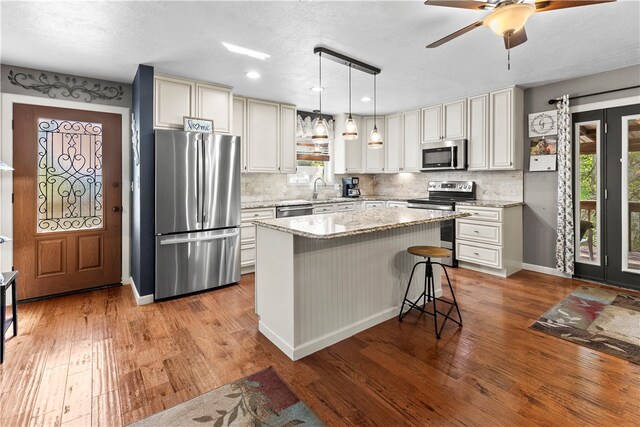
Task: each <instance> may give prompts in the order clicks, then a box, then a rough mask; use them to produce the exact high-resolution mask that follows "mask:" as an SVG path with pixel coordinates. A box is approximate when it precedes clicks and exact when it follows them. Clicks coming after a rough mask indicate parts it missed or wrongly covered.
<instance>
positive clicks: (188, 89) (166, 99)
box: [153, 75, 233, 134]
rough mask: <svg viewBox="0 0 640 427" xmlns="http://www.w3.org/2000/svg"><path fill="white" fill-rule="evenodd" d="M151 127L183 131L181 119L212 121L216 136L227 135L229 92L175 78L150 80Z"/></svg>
mask: <svg viewBox="0 0 640 427" xmlns="http://www.w3.org/2000/svg"><path fill="white" fill-rule="evenodd" d="M153 116H154V127H156V128H160V129H183V128H184V122H183V118H184V117H185V116H188V117H198V118H201V119H208V120H213V125H214V130H215V132H217V133H227V134H228V133H231V128H232V124H233V96H232V93H231V89H230V88H228V87H224V86H218V85H213V84H208V83H201V82H195V81H191V80H186V79H181V78H177V77H169V76H162V75H156V76H154V115H153Z"/></svg>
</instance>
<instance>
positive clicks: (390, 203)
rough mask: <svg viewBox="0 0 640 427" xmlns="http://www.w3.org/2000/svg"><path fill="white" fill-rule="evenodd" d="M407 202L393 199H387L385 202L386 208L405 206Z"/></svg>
mask: <svg viewBox="0 0 640 427" xmlns="http://www.w3.org/2000/svg"><path fill="white" fill-rule="evenodd" d="M408 205H409V204H408V203H407V202H398V201H395V200H389V201H388V202H387V207H388V208H406V207H407V206H408Z"/></svg>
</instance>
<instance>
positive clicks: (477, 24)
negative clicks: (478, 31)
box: [427, 21, 482, 49]
mask: <svg viewBox="0 0 640 427" xmlns="http://www.w3.org/2000/svg"><path fill="white" fill-rule="evenodd" d="M481 26H482V21H476V22H474V23H473V24H471V25H467V26H466V27H464V28H461V29H459V30H458V31H456V32H455V33H451V34H449V35H448V36H446V37H443V38H441V39H440V40H436V41H434V42H433V43H431V44H429V45H427V48H429V49H430V48H434V47H438V46H440V45H443V44H445V43H446V42H448V41H450V40H453V39H455V38H456V37H459V36H461V35H463V34H465V33H468V32H469V31H471V30H473V29H474V28H478V27H481Z"/></svg>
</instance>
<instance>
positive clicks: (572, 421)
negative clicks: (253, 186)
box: [0, 269, 640, 426]
mask: <svg viewBox="0 0 640 427" xmlns="http://www.w3.org/2000/svg"><path fill="white" fill-rule="evenodd" d="M452 277H453V282H454V287H455V289H456V296H457V298H458V301H459V303H460V305H461V309H462V315H463V320H464V323H465V326H464V327H463V328H461V329H458V328H457V327H456V325H454V324H448V325H447V327H446V328H445V330H444V331H443V337H442V339H441V340H440V341H438V340H436V339H435V336H434V333H433V321H432V319H431V318H428V317H424V316H423V317H421V318H419V317H418V316H417V315H414V314H410V315H409V316H407V317H406V318H405V321H404V322H403V323H399V322H398V321H397V320H395V319H392V320H389V321H387V322H385V323H383V324H381V325H378V326H375V327H373V328H371V329H369V330H367V331H364V332H362V333H360V334H358V335H356V336H355V337H352V338H349V339H347V340H344V341H342V342H340V343H338V344H336V345H334V346H332V347H330V348H327V349H325V350H322V351H320V352H318V353H315V354H313V355H311V356H308V357H306V358H304V359H302V360H301V361H298V362H292V361H290V360H289V359H287V358H286V357H285V356H284V355H283V354H282V353H280V351H279V350H277V349H276V347H275V346H274V345H272V344H271V343H270V342H269V341H268V340H267V339H266V338H264V337H263V336H262V335H260V334H259V333H258V332H257V318H256V315H255V314H254V311H253V295H254V285H253V276H252V275H247V276H243V279H242V283H241V284H240V285H238V286H231V287H227V288H224V289H219V290H216V291H213V292H207V293H202V294H199V295H195V296H190V297H186V298H181V299H176V300H172V301H167V302H162V303H156V304H151V305H146V306H141V307H137V306H136V305H135V301H134V299H133V296H132V295H131V290H130V288H129V287H128V286H124V287H121V288H114V289H108V290H101V291H95V292H90V293H85V294H78V295H73V296H67V297H61V298H57V299H51V300H46V301H40V302H34V303H29V304H24V305H20V306H19V308H18V310H19V332H20V335H19V336H18V337H17V338H14V339H11V340H9V341H8V342H7V346H6V348H7V354H6V358H5V363H4V364H3V365H0V425H1V426H14V425H15V426H19V425H81V426H88V425H102V426H104V425H107V426H116V425H121V424H129V423H131V422H133V421H136V420H138V419H141V418H143V417H146V416H148V415H151V414H153V413H156V412H159V411H162V410H163V409H165V408H168V407H171V406H174V405H176V404H178V403H180V402H183V401H185V400H187V399H191V398H193V397H195V396H198V395H200V394H202V393H204V392H206V391H208V390H211V389H213V388H216V387H218V386H221V385H223V384H226V383H228V382H230V381H233V380H235V379H237V378H240V377H242V376H245V375H249V374H251V373H253V372H256V371H258V370H261V369H263V368H266V367H268V366H274V368H275V369H276V370H277V371H278V373H279V374H280V375H281V376H282V377H283V378H284V379H285V380H286V381H287V382H288V383H289V384H290V386H291V387H292V389H293V390H294V391H295V392H296V393H297V394H298V396H300V398H302V399H303V400H304V401H305V402H306V403H307V404H308V405H309V406H310V407H311V408H312V409H313V410H314V411H315V412H316V413H317V414H318V416H319V417H320V418H321V419H323V420H324V421H325V422H326V423H327V424H328V425H379V426H400V425H483V426H495V425H510V426H511V425H618V426H622V425H632V424H634V423H637V421H638V419H640V403H639V402H640V366H637V365H633V364H631V363H629V362H626V361H624V360H621V359H618V358H615V357H613V356H609V355H606V354H603V353H598V352H596V351H593V350H590V349H587V348H585V347H581V346H579V345H576V344H573V343H570V342H567V341H563V340H560V339H557V338H553V337H551V336H547V335H544V334H542V333H539V332H537V331H533V330H531V329H529V328H528V327H529V325H530V324H531V323H532V322H533V321H534V320H535V319H537V318H538V316H540V315H541V314H543V313H544V312H546V311H547V310H548V309H549V308H550V307H551V306H553V305H555V304H556V303H557V302H559V301H560V300H561V299H562V298H564V297H565V296H566V295H567V294H569V293H570V292H571V291H572V290H573V289H574V288H575V287H577V286H578V285H579V284H581V283H584V282H580V281H577V280H570V279H563V278H558V277H553V276H548V275H543V274H538V273H533V272H520V273H518V274H516V275H514V276H512V277H511V278H509V279H501V278H496V277H493V276H487V275H484V274H480V273H475V272H471V271H468V270H461V269H458V270H455V271H454V273H453V275H452ZM445 295H446V293H445ZM635 425H637V424H635Z"/></svg>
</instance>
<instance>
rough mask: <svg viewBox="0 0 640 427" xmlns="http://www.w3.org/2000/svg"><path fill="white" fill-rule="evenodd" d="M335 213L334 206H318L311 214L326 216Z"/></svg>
mask: <svg viewBox="0 0 640 427" xmlns="http://www.w3.org/2000/svg"><path fill="white" fill-rule="evenodd" d="M335 211H336V207H335V205H319V206H314V207H313V214H314V215H316V214H326V213H332V212H335Z"/></svg>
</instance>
